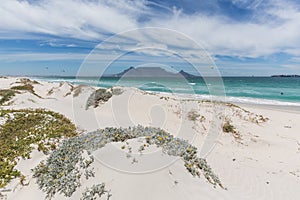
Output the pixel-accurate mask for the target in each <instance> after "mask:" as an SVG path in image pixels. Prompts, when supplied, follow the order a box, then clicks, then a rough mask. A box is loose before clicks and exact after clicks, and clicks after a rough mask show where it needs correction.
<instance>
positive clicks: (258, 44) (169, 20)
mask: <svg viewBox="0 0 300 200" xmlns="http://www.w3.org/2000/svg"><path fill="white" fill-rule="evenodd" d="M178 2H179V1H171V0H168V1H163V2H160V1H156V0H115V1H105V0H64V1H61V0H37V1H29V0H27V1H26V0H22V1H19V0H9V1H3V2H1V4H0V13H1V18H0V40H1V39H2V40H6V39H33V40H34V39H40V40H42V41H43V42H40V43H39V44H40V45H41V46H49V47H53V48H60V47H61V48H70V49H71V48H72V49H76V48H77V47H80V42H77V41H84V40H86V41H93V42H95V43H97V42H101V41H103V40H106V39H107V38H109V37H111V36H113V35H114V34H117V33H120V32H124V31H125V32H126V31H129V30H133V29H139V28H144V27H161V28H163V29H171V30H174V31H177V32H178V35H182V34H183V35H185V36H186V37H189V38H191V41H195V44H196V43H198V44H199V45H201V46H203V47H204V49H206V50H207V51H208V52H210V53H211V54H212V55H221V56H229V57H237V58H264V57H265V58H267V57H269V56H272V55H277V54H279V53H284V54H288V55H291V56H292V57H295V60H296V59H298V58H299V57H300V23H299V22H300V6H299V3H297V1H296V0H288V1H286V0H253V1H247V0H231V1H224V2H225V3H227V4H228V5H227V7H228V8H230V9H233V8H234V9H235V10H234V12H231V11H232V10H229V11H228V10H227V11H226V10H224V9H223V8H222V6H224V4H225V3H224V2H223V1H217V0H212V1H209V2H208V1H190V0H188V1H187V2H189V3H185V1H182V4H178ZM180 2H181V1H180ZM220 2H222V3H223V4H222V5H221V4H220ZM225 6H226V5H225ZM245 16H246V18H245ZM165 33H166V32H164V31H163V30H162V31H161V32H160V33H159V32H157V33H150V34H148V35H147V34H145V33H143V34H140V35H139V34H138V32H136V34H132V35H126V37H125V38H122V37H120V38H119V41H117V40H115V41H114V42H113V43H111V44H110V43H107V44H106V47H104V46H102V48H103V49H105V48H106V50H111V52H113V51H120V50H123V51H130V50H132V48H134V47H135V48H142V47H144V46H148V47H149V46H150V47H151V46H152V47H153V49H155V48H157V49H161V50H165V52H166V51H168V50H170V49H176V50H177V51H180V52H184V53H185V56H189V57H190V58H192V57H197V56H199V55H198V54H197V53H195V46H193V45H194V44H193V43H189V42H186V40H182V39H180V37H176V34H174V35H173V36H170V35H168V34H165ZM51 37H59V38H60V40H55V39H51ZM49 38H50V39H49ZM145 38H146V39H145ZM64 39H65V40H64ZM122 39H123V40H125V41H127V42H124V41H122ZM128 41H129V42H128ZM93 44H94V43H93ZM140 53H143V54H149V55H151V56H154V55H157V53H159V55H161V53H162V51H161V52H155V51H153V50H152V49H151V48H148V49H147V48H144V49H143V50H140ZM166 55H167V54H166ZM35 56H38V57H39V55H37V53H36V52H34V51H33V53H28V52H27V54H24V53H23V54H22V53H20V54H19V53H15V54H1V57H0V59H1V60H2V61H4V60H6V61H7V60H20V59H26V60H30V59H32V60H36V59H40V60H47V59H50V60H51V59H53V60H54V59H57V60H64V59H83V57H84V53H74V52H71V53H70V54H66V53H51V54H50V53H49V54H47V55H46V54H42V55H40V57H39V58H36V57H35ZM72 56H76V58H74V57H72ZM106 56H108V55H106ZM71 57H72V58H71ZM219 59H220V58H218V60H219ZM241 60H242V59H241ZM293 62H296V61H293ZM293 66H294V67H293V69H294V68H297V66H298V65H293Z"/></svg>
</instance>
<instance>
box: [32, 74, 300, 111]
mask: <svg viewBox="0 0 300 200" xmlns="http://www.w3.org/2000/svg"><path fill="white" fill-rule="evenodd" d="M36 79H40V80H47V81H68V82H71V83H75V84H87V85H92V86H99V87H112V86H117V85H118V86H126V87H137V88H140V89H142V90H147V91H155V92H168V93H169V92H171V93H176V94H196V96H197V97H198V98H202V99H211V98H212V99H214V98H216V99H218V96H222V95H226V101H229V102H241V103H254V104H280V105H299V106H300V78H299V77H298V78H297V77H223V78H205V80H204V79H202V78H186V79H176V78H122V79H119V78H101V79H100V80H99V78H75V77H63V78H62V77H39V78H36ZM220 81H221V82H220Z"/></svg>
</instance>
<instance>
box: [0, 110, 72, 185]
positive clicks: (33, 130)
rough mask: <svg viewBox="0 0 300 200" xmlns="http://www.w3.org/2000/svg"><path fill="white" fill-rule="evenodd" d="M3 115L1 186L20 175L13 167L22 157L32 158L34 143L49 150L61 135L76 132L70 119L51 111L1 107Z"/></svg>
mask: <svg viewBox="0 0 300 200" xmlns="http://www.w3.org/2000/svg"><path fill="white" fill-rule="evenodd" d="M0 117H2V118H5V119H6V122H5V123H4V124H2V125H0V148H1V149H0V166H1V168H0V188H1V187H4V186H5V185H6V184H7V183H8V182H9V181H10V180H11V179H13V178H15V177H18V176H20V172H19V171H17V170H15V169H14V166H15V165H16V164H17V160H18V158H19V157H23V158H29V157H30V153H31V151H32V144H38V147H39V150H41V151H43V152H44V153H47V152H49V151H51V149H53V148H54V146H53V145H56V144H57V142H59V139H60V138H62V137H72V136H75V135H77V133H76V128H75V126H74V124H72V123H71V121H70V120H68V119H67V118H65V117H64V116H63V115H61V114H58V113H55V112H52V111H46V110H0ZM49 141H52V142H49ZM55 148H56V147H55Z"/></svg>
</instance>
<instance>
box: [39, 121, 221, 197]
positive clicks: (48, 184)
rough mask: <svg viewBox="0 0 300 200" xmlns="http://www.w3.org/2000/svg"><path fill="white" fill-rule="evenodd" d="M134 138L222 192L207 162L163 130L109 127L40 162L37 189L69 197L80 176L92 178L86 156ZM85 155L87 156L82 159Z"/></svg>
mask: <svg viewBox="0 0 300 200" xmlns="http://www.w3.org/2000/svg"><path fill="white" fill-rule="evenodd" d="M134 138H144V139H145V140H146V143H147V144H146V146H147V145H156V146H157V147H159V148H162V151H163V153H165V154H167V155H170V156H178V157H181V158H182V160H183V161H184V165H185V167H186V169H187V171H188V172H189V173H190V174H192V175H193V176H197V177H200V176H201V174H203V175H204V177H205V178H206V179H207V180H208V181H209V182H210V183H211V184H213V185H214V186H220V187H221V188H223V186H222V184H221V181H220V180H219V178H218V176H217V175H215V174H214V173H213V171H212V169H211V168H210V166H209V165H208V164H207V162H206V160H205V159H204V158H199V157H198V156H197V148H196V147H194V146H192V145H191V144H189V143H188V141H186V140H182V139H179V138H175V137H174V136H173V135H171V134H169V133H167V132H165V131H164V130H162V129H159V128H153V127H143V126H136V127H129V128H111V127H109V128H105V129H99V130H97V131H94V132H90V133H87V134H82V135H79V136H77V137H73V138H70V139H68V140H65V141H64V142H63V143H62V145H61V146H60V147H59V148H58V149H57V150H55V151H54V152H53V153H52V154H51V155H50V157H49V158H48V159H47V160H46V162H41V163H40V164H39V165H38V166H37V167H36V168H35V169H34V170H33V171H34V177H36V178H37V183H38V185H39V187H40V189H42V190H43V191H44V192H46V194H47V197H48V198H52V197H53V196H54V195H55V194H56V193H61V194H64V195H65V196H67V197H70V196H72V194H73V193H74V192H75V191H76V188H78V187H80V185H81V184H80V179H81V177H82V175H85V176H86V178H89V177H91V176H93V175H94V174H93V173H94V172H93V170H92V169H91V168H90V166H91V164H92V162H93V161H94V158H93V157H92V156H90V155H89V154H90V153H91V152H93V151H95V150H98V149H100V148H102V147H104V146H105V145H106V144H108V143H111V142H126V141H127V140H130V139H134ZM121 149H125V147H124V148H122V147H121ZM84 152H87V153H88V154H87V155H89V156H87V155H85V156H83V154H84ZM86 174H90V175H86ZM100 185H101V187H103V190H102V191H105V189H104V184H103V183H102V184H100ZM87 191H90V190H87ZM84 195H85V196H87V197H86V198H92V197H90V196H89V195H88V193H85V194H84ZM92 199H93V198H92Z"/></svg>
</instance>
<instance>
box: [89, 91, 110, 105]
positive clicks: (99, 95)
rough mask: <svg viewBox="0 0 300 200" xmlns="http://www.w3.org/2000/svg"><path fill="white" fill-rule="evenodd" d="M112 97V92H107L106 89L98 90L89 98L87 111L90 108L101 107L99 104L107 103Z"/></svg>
mask: <svg viewBox="0 0 300 200" xmlns="http://www.w3.org/2000/svg"><path fill="white" fill-rule="evenodd" d="M111 97H112V92H111V91H109V90H106V89H104V88H100V89H97V90H96V91H94V92H93V93H92V94H91V95H90V96H89V98H88V100H87V102H86V109H88V108H89V107H90V106H93V107H94V108H96V107H98V106H99V103H103V102H106V101H108V100H109V99H110V98H111Z"/></svg>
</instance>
